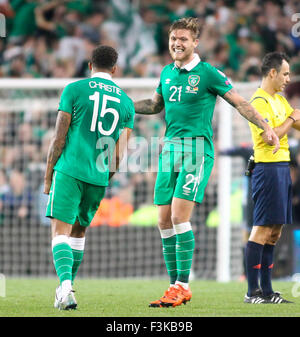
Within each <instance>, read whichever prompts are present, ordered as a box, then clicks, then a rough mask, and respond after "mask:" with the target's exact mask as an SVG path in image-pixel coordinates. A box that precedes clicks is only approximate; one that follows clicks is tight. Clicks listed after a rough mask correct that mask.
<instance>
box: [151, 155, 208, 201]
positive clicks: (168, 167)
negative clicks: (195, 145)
mask: <svg viewBox="0 0 300 337" xmlns="http://www.w3.org/2000/svg"><path fill="white" fill-rule="evenodd" d="M213 165H214V159H213V158H212V157H210V156H208V155H205V154H203V153H202V154H196V153H195V152H186V153H185V154H183V153H182V152H180V151H178V152H172V151H162V152H161V154H160V156H159V169H158V173H157V177H156V183H155V188H154V204H155V205H169V204H171V203H172V198H173V197H175V198H180V199H186V200H191V201H195V202H198V203H201V202H202V200H203V197H204V191H205V188H206V185H207V183H208V179H209V177H210V174H211V170H212V168H213Z"/></svg>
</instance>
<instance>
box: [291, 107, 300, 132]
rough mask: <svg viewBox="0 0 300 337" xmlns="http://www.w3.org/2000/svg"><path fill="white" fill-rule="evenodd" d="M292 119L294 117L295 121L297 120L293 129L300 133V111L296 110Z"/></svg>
mask: <svg viewBox="0 0 300 337" xmlns="http://www.w3.org/2000/svg"><path fill="white" fill-rule="evenodd" d="M293 115H294V116H296V117H294V116H293ZM291 117H294V119H295V122H293V125H292V128H293V129H296V130H298V131H300V110H299V109H295V110H294V111H293V112H292V114H291Z"/></svg>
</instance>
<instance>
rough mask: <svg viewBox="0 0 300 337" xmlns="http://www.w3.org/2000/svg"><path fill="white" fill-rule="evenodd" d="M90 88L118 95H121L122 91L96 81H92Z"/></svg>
mask: <svg viewBox="0 0 300 337" xmlns="http://www.w3.org/2000/svg"><path fill="white" fill-rule="evenodd" d="M89 86H90V88H92V89H95V88H99V89H104V90H105V91H107V92H113V93H115V94H117V95H121V89H120V88H118V87H115V86H113V85H109V84H104V83H101V82H99V83H98V82H95V81H90V82H89Z"/></svg>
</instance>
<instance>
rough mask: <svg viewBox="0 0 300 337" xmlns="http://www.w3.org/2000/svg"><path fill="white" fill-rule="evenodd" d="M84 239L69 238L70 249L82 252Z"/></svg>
mask: <svg viewBox="0 0 300 337" xmlns="http://www.w3.org/2000/svg"><path fill="white" fill-rule="evenodd" d="M84 244H85V237H83V238H74V237H72V236H70V246H71V248H72V249H76V250H84Z"/></svg>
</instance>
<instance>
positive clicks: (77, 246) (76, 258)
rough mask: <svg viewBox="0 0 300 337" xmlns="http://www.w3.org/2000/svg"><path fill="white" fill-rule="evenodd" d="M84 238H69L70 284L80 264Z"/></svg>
mask: <svg viewBox="0 0 300 337" xmlns="http://www.w3.org/2000/svg"><path fill="white" fill-rule="evenodd" d="M84 244H85V238H84V237H83V238H74V237H70V245H71V248H72V253H73V266H72V284H73V283H74V279H75V277H76V275H77V272H78V268H79V266H80V264H81V262H82V259H83V254H84Z"/></svg>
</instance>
